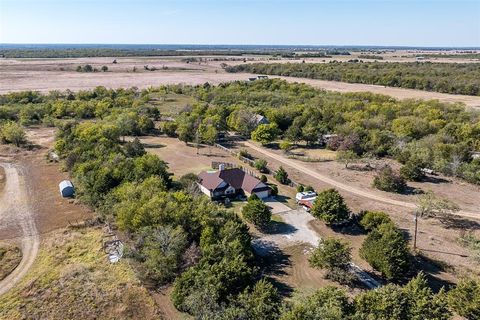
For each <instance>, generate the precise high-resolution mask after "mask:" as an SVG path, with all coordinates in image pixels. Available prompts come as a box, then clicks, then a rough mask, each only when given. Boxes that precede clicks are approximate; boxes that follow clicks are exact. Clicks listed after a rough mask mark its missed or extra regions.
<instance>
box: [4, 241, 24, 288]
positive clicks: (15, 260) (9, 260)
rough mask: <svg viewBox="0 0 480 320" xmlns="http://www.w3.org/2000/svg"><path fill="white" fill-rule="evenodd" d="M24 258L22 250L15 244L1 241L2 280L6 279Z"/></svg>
mask: <svg viewBox="0 0 480 320" xmlns="http://www.w3.org/2000/svg"><path fill="white" fill-rule="evenodd" d="M21 260H22V250H20V248H19V247H17V246H14V245H7V244H2V243H0V280H3V279H5V277H6V276H8V275H9V274H10V273H12V271H13V270H14V269H15V268H16V267H17V266H18V264H19V263H20V261H21Z"/></svg>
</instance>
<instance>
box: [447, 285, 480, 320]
mask: <svg viewBox="0 0 480 320" xmlns="http://www.w3.org/2000/svg"><path fill="white" fill-rule="evenodd" d="M448 304H449V306H450V307H451V308H452V309H453V311H455V312H456V313H458V314H459V315H461V316H462V317H465V318H467V319H480V278H471V279H462V280H460V282H459V283H458V284H457V286H456V287H455V288H453V289H452V290H450V291H449V292H448Z"/></svg>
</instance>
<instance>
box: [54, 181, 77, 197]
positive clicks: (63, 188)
mask: <svg viewBox="0 0 480 320" xmlns="http://www.w3.org/2000/svg"><path fill="white" fill-rule="evenodd" d="M58 187H59V188H60V194H61V195H62V197H64V198H68V197H73V194H74V193H75V188H74V187H73V183H72V182H71V181H70V180H63V181H62V182H60V184H59V185H58Z"/></svg>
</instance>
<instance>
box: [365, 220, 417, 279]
mask: <svg viewBox="0 0 480 320" xmlns="http://www.w3.org/2000/svg"><path fill="white" fill-rule="evenodd" d="M360 257H362V259H364V260H366V261H367V262H368V263H369V264H370V265H371V266H372V267H373V268H374V269H375V270H378V271H380V272H381V273H382V274H383V275H384V276H385V277H386V278H387V279H388V280H398V279H401V278H402V277H403V276H404V275H405V272H406V271H407V270H408V269H409V267H410V262H409V261H410V251H409V250H408V244H407V241H406V240H405V239H404V238H403V235H402V233H401V232H400V231H399V230H398V229H397V228H396V227H395V226H394V225H393V224H390V223H385V224H382V225H380V226H379V227H378V228H376V229H373V230H372V231H371V232H370V233H369V234H368V236H367V238H366V239H365V240H364V241H363V243H362V247H361V248H360Z"/></svg>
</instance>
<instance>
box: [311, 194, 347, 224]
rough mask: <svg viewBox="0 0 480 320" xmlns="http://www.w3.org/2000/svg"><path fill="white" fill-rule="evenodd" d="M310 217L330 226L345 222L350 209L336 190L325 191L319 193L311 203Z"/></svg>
mask: <svg viewBox="0 0 480 320" xmlns="http://www.w3.org/2000/svg"><path fill="white" fill-rule="evenodd" d="M312 215H313V216H314V217H316V218H317V219H321V220H323V221H324V222H325V223H326V224H332V223H338V222H342V221H345V220H347V219H348V217H349V216H350V209H348V207H347V204H346V203H345V201H344V200H343V197H342V196H341V195H340V193H339V192H338V191H337V190H335V189H327V190H323V191H322V192H320V193H319V194H318V196H317V198H316V199H315V201H314V202H313V207H312Z"/></svg>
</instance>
